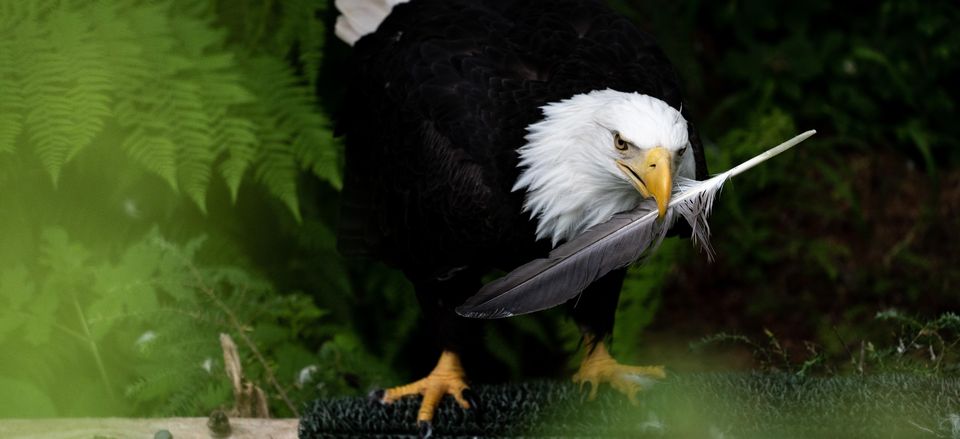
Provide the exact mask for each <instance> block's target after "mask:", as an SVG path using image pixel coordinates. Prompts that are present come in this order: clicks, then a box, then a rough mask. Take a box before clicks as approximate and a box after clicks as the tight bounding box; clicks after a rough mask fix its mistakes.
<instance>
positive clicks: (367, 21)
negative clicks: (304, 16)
mask: <svg viewBox="0 0 960 439" xmlns="http://www.w3.org/2000/svg"><path fill="white" fill-rule="evenodd" d="M408 1H410V0H336V2H334V3H335V4H336V6H337V10H339V11H340V16H339V17H337V26H336V30H335V33H336V34H337V37H338V38H340V39H341V40H343V42H344V43H347V44H349V45H351V46H352V45H354V44H355V43H356V42H357V40H359V39H360V38H362V37H363V36H364V35H367V34H372V33H374V32H376V30H377V28H378V27H380V23H383V20H386V19H387V16H388V15H390V11H392V10H393V7H394V6H396V5H398V4H400V3H406V2H408Z"/></svg>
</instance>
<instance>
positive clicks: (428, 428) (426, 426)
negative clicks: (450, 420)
mask: <svg viewBox="0 0 960 439" xmlns="http://www.w3.org/2000/svg"><path fill="white" fill-rule="evenodd" d="M417 427H418V429H419V430H420V431H419V433H420V439H427V438H429V437H433V424H432V423H430V421H417Z"/></svg>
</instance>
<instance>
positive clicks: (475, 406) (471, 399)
mask: <svg viewBox="0 0 960 439" xmlns="http://www.w3.org/2000/svg"><path fill="white" fill-rule="evenodd" d="M463 399H465V400H467V403H469V404H470V413H473V415H474V416H476V418H477V422H480V421H481V420H482V419H483V408H482V407H481V406H480V397H479V396H477V392H474V391H473V389H463Z"/></svg>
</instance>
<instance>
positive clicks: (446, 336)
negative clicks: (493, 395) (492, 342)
mask: <svg viewBox="0 0 960 439" xmlns="http://www.w3.org/2000/svg"><path fill="white" fill-rule="evenodd" d="M414 285H415V289H416V292H417V299H418V300H419V302H420V308H421V311H422V312H423V314H424V317H425V318H426V319H427V321H429V322H431V323H432V324H433V325H432V326H433V331H434V334H435V335H436V337H437V341H438V342H439V344H440V346H441V347H442V348H443V351H442V352H441V354H440V359H439V360H437V364H436V366H434V368H433V370H432V371H431V372H430V373H429V374H428V375H427V376H426V377H424V378H422V379H419V380H417V381H414V382H412V383H410V384H406V385H403V386H397V387H393V388H390V389H386V390H379V391H376V392H374V394H373V395H372V396H373V397H374V398H376V399H378V400H379V401H380V402H382V403H384V404H390V403H393V402H395V401H397V400H399V399H400V398H404V397H408V396H415V395H419V396H421V397H422V398H423V399H422V400H421V402H420V410H419V411H418V412H417V425H418V427H419V428H420V436H421V437H430V436H431V435H432V433H433V418H434V413H435V412H436V410H437V407H438V406H439V405H440V402H441V401H442V400H443V397H444V396H446V395H450V396H452V397H453V399H454V400H455V401H456V402H457V404H458V405H460V407H462V408H463V409H465V410H474V412H475V414H476V415H477V416H479V412H477V411H476V410H477V409H479V404H478V399H477V396H476V394H475V393H474V392H473V391H472V390H470V386H469V385H468V384H467V375H466V373H465V372H464V369H463V364H462V363H461V358H460V357H461V355H460V353H463V352H467V351H468V350H469V349H470V347H471V346H473V343H474V342H475V340H474V339H475V338H478V336H479V331H477V329H478V328H477V327H476V325H477V323H476V322H474V321H471V320H468V319H465V318H463V317H460V316H458V315H457V314H456V313H455V312H454V311H453V310H454V307H455V306H456V305H458V304H460V303H462V302H463V300H464V297H465V296H466V295H469V294H470V293H472V292H473V291H476V289H477V288H479V279H473V278H472V277H468V276H457V277H452V278H448V279H444V280H442V281H436V280H431V281H421V282H417V281H415V282H414Z"/></svg>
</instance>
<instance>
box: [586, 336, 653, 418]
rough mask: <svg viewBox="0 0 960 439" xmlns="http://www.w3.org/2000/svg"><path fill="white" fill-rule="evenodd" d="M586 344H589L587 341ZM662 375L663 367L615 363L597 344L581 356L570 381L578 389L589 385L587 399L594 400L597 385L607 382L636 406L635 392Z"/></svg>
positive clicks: (649, 384)
mask: <svg viewBox="0 0 960 439" xmlns="http://www.w3.org/2000/svg"><path fill="white" fill-rule="evenodd" d="M587 345H588V346H589V345H590V343H589V341H588V343H587ZM666 376H667V374H666V372H664V370H663V366H628V365H624V364H620V363H617V360H614V359H613V357H611V356H610V353H609V352H607V347H606V345H604V343H603V342H600V343H597V345H596V347H594V348H593V351H591V352H589V353H587V356H586V357H584V359H583V361H582V362H581V363H580V370H579V371H577V373H576V374H574V375H573V382H574V383H577V384H580V388H581V389H582V388H583V385H584V384H586V383H590V385H591V386H590V395H589V399H590V400H593V399H594V398H596V397H597V387H599V385H600V383H610V386H611V387H613V388H614V389H617V390H618V391H619V392H620V393H623V394H625V395H627V398H629V399H630V402H631V403H633V404H637V392H639V391H640V390H643V389H644V388H645V387H650V386H652V385H653V384H654V383H655V382H656V380H660V379H663V378H666Z"/></svg>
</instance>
